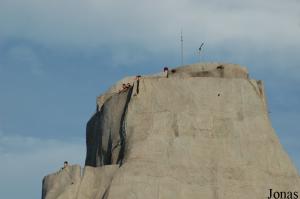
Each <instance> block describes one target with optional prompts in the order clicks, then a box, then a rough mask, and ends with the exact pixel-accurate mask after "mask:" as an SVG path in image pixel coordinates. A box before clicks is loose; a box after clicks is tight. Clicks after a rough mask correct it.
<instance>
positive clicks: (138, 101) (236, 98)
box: [43, 63, 300, 199]
mask: <svg viewBox="0 0 300 199" xmlns="http://www.w3.org/2000/svg"><path fill="white" fill-rule="evenodd" d="M248 77H249V75H248V72H247V70H246V69H245V68H241V67H239V66H238V65H232V64H217V63H216V64H194V65H190V66H185V67H179V68H177V69H175V70H172V71H171V70H170V71H169V78H165V77H164V76H162V75H156V76H144V77H142V78H141V79H140V81H139V88H137V82H136V81H135V82H134V87H133V88H132V94H131V95H130V100H128V98H127V97H121V96H122V95H125V94H116V90H113V89H110V90H109V91H108V92H106V93H105V94H104V95H105V96H114V95H116V96H118V95H119V96H118V97H117V99H118V100H121V101H123V102H122V103H121V102H118V100H116V102H115V103H117V104H118V103H120V104H122V105H121V106H120V107H124V110H125V109H126V110H125V111H124V110H123V111H119V110H118V111H115V106H117V105H115V103H112V102H110V100H109V98H107V99H106V101H104V102H101V101H99V100H98V105H99V106H100V108H101V109H103V107H105V106H107V107H106V108H107V111H108V112H110V111H111V112H112V113H109V114H108V115H110V116H105V117H104V118H102V119H99V118H101V116H99V118H98V119H95V120H98V122H103V121H105V123H107V124H105V125H106V126H105V129H106V130H101V131H100V130H97V131H94V134H92V135H93V136H94V135H95V134H97V133H98V134H99V135H98V136H104V137H105V136H106V137H107V135H109V134H107V132H109V131H108V130H107V129H114V128H115V129H116V130H115V131H114V132H117V131H118V130H117V129H119V132H123V133H124V134H125V139H124V140H125V144H124V145H123V146H124V147H125V149H124V151H123V152H124V160H123V164H122V166H121V167H119V165H116V164H115V163H116V162H115V161H112V164H113V165H104V166H103V164H96V165H93V166H99V167H89V166H86V167H85V169H84V171H85V172H84V173H83V175H82V176H81V180H80V183H75V186H74V185H72V186H70V185H69V181H66V179H64V178H67V177H66V176H65V175H59V176H57V177H55V176H54V177H51V175H50V176H48V177H46V178H45V179H44V183H43V184H44V186H43V190H44V191H43V193H44V196H46V197H45V198H47V199H48V198H79V199H88V198H91V199H96V198H97V199H98V198H106V199H120V198H122V199H127V198H128V199H132V198H143V199H145V198H146V199H147V198H149V199H150V198H151V199H153V198H157V199H165V198H166V199H168V198H174V199H184V198H192V199H193V198H194V199H198V198H211V199H221V198H222V199H223V198H224V199H225V198H226V199H227V198H228V199H231V198H249V199H250V198H267V197H268V194H269V189H273V190H274V191H281V192H284V191H285V192H289V191H290V192H298V193H299V192H300V178H299V175H298V173H297V170H296V168H295V167H294V165H293V163H292V162H291V160H290V159H289V157H288V155H287V154H286V152H285V151H284V150H283V148H282V146H281V145H280V142H279V140H278V137H277V136H276V134H275V132H274V130H273V128H272V126H271V124H270V120H269V116H268V111H267V103H266V98H265V92H264V87H263V83H262V82H261V81H256V80H250V79H249V78H248ZM119 86H120V83H117V84H116V85H115V86H114V87H115V88H118V87H119ZM137 90H139V93H138V94H137V92H136V91H137ZM100 98H101V99H104V98H103V97H101V96H100V97H99V98H98V99H100ZM124 100H127V102H129V103H128V104H127V105H125V104H126V102H124ZM123 105H124V106H123ZM117 109H118V108H117ZM120 109H122V108H120ZM121 113H122V114H123V116H120V114H121ZM124 113H125V114H124ZM120 118H121V119H120ZM92 120H93V119H92ZM120 124H121V125H120ZM89 125H91V124H88V126H89ZM92 126H93V125H92ZM89 128H93V127H88V128H87V129H89ZM105 132H106V133H105ZM103 133H104V134H106V135H104V134H103ZM89 135H90V134H89V130H87V139H91V141H93V139H95V137H89ZM115 135H116V136H115V138H114V139H115V140H116V141H115V142H121V140H122V139H123V138H122V136H121V135H122V134H120V133H119V134H117V133H115ZM96 139H98V138H96ZM104 140H106V141H105V142H106V145H108V140H109V139H104ZM103 145H105V144H103ZM104 149H105V147H104ZM119 151H120V150H119ZM119 151H118V153H119ZM89 155H90V156H91V157H90V159H92V158H97V153H93V154H89V153H88V154H87V156H89ZM92 156H95V157H92ZM113 159H115V158H113ZM87 165H89V164H87ZM51 184H59V185H60V186H61V188H57V187H54V186H50V185H51ZM77 184H78V185H77ZM75 189H76V190H77V191H76V190H75ZM49 194H50V196H49V197H48V195H49Z"/></svg>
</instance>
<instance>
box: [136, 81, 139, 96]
mask: <svg viewBox="0 0 300 199" xmlns="http://www.w3.org/2000/svg"><path fill="white" fill-rule="evenodd" d="M139 92H140V80H139V79H138V80H137V81H136V94H139Z"/></svg>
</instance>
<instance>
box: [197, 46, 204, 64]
mask: <svg viewBox="0 0 300 199" xmlns="http://www.w3.org/2000/svg"><path fill="white" fill-rule="evenodd" d="M203 45H204V42H202V44H201V45H200V47H199V49H198V54H199V60H200V57H201V50H202V47H203Z"/></svg>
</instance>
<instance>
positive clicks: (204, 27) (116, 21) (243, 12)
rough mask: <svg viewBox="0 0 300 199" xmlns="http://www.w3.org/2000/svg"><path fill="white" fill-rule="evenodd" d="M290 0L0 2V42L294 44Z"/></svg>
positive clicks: (295, 16)
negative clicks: (0, 39)
mask: <svg viewBox="0 0 300 199" xmlns="http://www.w3.org/2000/svg"><path fill="white" fill-rule="evenodd" d="M299 6H300V3H299V2H298V1H295V0H287V1H280V0H266V1H263V2H262V1H258V0H256V1H237V0H230V1H226V2H224V1H192V0H184V1H179V2H178V1H177V2H176V1H171V0H166V1H158V0H154V1H151V2H147V1H139V0H126V1H118V2H115V1H108V0H100V1H99V0H97V1H96V0H87V1H79V0H76V1H71V0H62V1H61V0H60V1H59V0H54V1H39V0H27V1H23V0H2V1H1V3H0V25H1V30H2V31H1V32H2V37H6V36H16V37H25V38H28V39H32V40H35V41H38V42H42V43H46V44H47V45H60V46H64V45H67V46H69V45H75V46H89V47H92V46H97V45H101V44H119V43H121V44H124V43H127V42H130V43H136V44H141V45H144V46H147V47H148V48H149V49H152V50H154V49H156V50H157V49H174V46H176V45H177V43H176V42H177V41H178V36H179V31H180V28H183V29H184V32H185V36H186V38H188V39H187V40H186V42H187V43H186V45H187V46H192V45H193V44H194V42H195V41H197V40H198V39H200V40H205V41H209V42H210V43H218V42H220V41H224V40H235V39H237V38H239V39H244V40H250V41H254V42H257V43H262V44H261V45H262V46H264V44H268V45H273V46H274V45H275V46H276V45H277V44H282V45H287V46H291V45H293V44H294V43H295V42H300V39H299V36H298V35H299V34H300V28H299V16H300V13H299V12H298V8H299Z"/></svg>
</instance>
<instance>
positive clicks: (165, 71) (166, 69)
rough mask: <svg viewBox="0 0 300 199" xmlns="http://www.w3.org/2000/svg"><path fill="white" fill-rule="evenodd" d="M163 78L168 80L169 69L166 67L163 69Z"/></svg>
mask: <svg viewBox="0 0 300 199" xmlns="http://www.w3.org/2000/svg"><path fill="white" fill-rule="evenodd" d="M164 76H165V77H166V78H168V77H169V68H168V67H166V66H165V67H164Z"/></svg>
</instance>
